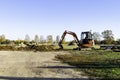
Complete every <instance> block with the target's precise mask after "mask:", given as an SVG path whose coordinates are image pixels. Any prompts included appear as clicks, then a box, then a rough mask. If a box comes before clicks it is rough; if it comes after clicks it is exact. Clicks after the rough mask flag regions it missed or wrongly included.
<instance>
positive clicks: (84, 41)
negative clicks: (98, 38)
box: [58, 30, 94, 50]
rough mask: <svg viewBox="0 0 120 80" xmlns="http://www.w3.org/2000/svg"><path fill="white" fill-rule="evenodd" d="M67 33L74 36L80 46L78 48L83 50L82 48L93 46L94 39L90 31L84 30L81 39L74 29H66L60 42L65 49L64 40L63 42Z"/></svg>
mask: <svg viewBox="0 0 120 80" xmlns="http://www.w3.org/2000/svg"><path fill="white" fill-rule="evenodd" d="M66 34H70V35H72V36H73V38H74V40H75V42H76V44H77V46H78V48H77V49H78V50H81V48H91V47H92V46H93V44H94V41H93V39H92V34H91V32H90V31H87V32H82V33H81V40H79V39H78V37H77V35H76V33H74V32H72V31H67V30H65V31H64V33H63V35H62V36H61V39H60V41H59V43H58V45H59V47H60V49H63V45H62V42H63V40H64V38H65V36H66Z"/></svg>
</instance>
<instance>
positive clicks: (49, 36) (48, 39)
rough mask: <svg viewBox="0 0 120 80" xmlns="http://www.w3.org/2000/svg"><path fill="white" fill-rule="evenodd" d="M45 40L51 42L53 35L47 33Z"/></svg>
mask: <svg viewBox="0 0 120 80" xmlns="http://www.w3.org/2000/svg"><path fill="white" fill-rule="evenodd" d="M47 42H48V43H53V37H52V35H48V36H47Z"/></svg>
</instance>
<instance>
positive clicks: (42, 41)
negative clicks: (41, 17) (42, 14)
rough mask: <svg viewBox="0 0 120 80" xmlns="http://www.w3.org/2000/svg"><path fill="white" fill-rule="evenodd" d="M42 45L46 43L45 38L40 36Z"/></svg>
mask: <svg viewBox="0 0 120 80" xmlns="http://www.w3.org/2000/svg"><path fill="white" fill-rule="evenodd" d="M40 43H44V37H43V36H42V35H41V36H40Z"/></svg>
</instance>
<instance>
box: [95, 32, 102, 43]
mask: <svg viewBox="0 0 120 80" xmlns="http://www.w3.org/2000/svg"><path fill="white" fill-rule="evenodd" d="M93 39H94V41H95V43H96V44H99V43H100V40H101V35H100V33H98V32H94V33H93Z"/></svg>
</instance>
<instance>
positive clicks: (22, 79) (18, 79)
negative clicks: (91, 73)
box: [0, 76, 119, 80]
mask: <svg viewBox="0 0 120 80" xmlns="http://www.w3.org/2000/svg"><path fill="white" fill-rule="evenodd" d="M1 79H2V80H3V79H4V80H119V79H108V78H107V79H100V78H93V79H92V78H36V77H8V76H0V80H1Z"/></svg>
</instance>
